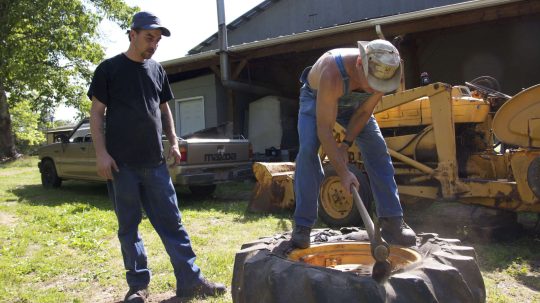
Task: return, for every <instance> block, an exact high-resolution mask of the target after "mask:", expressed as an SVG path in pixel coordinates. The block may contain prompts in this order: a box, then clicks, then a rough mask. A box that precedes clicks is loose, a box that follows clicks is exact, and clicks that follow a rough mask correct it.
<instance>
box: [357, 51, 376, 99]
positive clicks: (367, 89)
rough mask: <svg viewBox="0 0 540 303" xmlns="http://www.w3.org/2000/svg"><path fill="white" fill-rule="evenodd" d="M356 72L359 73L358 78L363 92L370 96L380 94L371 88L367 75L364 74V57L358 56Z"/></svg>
mask: <svg viewBox="0 0 540 303" xmlns="http://www.w3.org/2000/svg"><path fill="white" fill-rule="evenodd" d="M356 72H357V73H358V78H359V79H360V87H361V88H362V90H363V91H365V92H366V93H369V94H375V93H378V92H377V91H376V90H374V89H373V88H371V86H369V83H368V81H367V78H366V75H365V74H364V67H363V66H362V57H360V56H358V59H357V60H356Z"/></svg>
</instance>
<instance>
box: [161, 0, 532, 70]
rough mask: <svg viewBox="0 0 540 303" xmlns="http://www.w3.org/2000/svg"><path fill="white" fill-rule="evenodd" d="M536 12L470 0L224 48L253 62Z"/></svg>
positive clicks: (528, 2) (499, 0) (194, 60)
mask: <svg viewBox="0 0 540 303" xmlns="http://www.w3.org/2000/svg"><path fill="white" fill-rule="evenodd" d="M539 12H540V1H539V0H473V1H468V2H463V3H458V4H452V5H446V6H440V7H436V8H431V9H425V10H421V11H416V12H411V13H404V14H399V15H392V16H388V17H382V18H376V19H369V20H364V21H359V22H354V23H349V24H344V25H337V26H333V27H329V28H324V29H319V30H313V31H306V32H303V33H297V34H292V35H287V36H280V37H276V38H271V39H266V40H262V41H254V42H249V43H244V44H241V45H233V46H230V47H229V49H228V53H229V55H230V58H231V60H235V58H240V59H253V58H261V57H267V56H272V55H278V54H284V53H291V52H300V51H308V50H313V49H321V48H327V47H334V46H336V45H342V44H350V43H351V41H350V40H351V39H350V36H351V34H352V35H354V37H355V39H357V40H371V39H374V38H376V37H377V34H376V31H375V27H376V26H377V25H379V26H381V28H382V31H383V33H384V34H385V35H386V36H387V37H393V36H397V35H403V34H409V33H415V32H423V31H429V30H434V29H444V28H450V27H455V26H463V25H469V24H476V23H482V22H489V21H494V20H498V19H505V18H511V17H518V16H523V15H531V14H536V13H539ZM161 64H162V65H163V67H164V68H165V70H166V71H167V73H168V74H176V73H181V72H187V71H191V70H196V69H202V68H209V67H212V66H217V65H219V52H218V50H212V51H206V52H203V53H199V54H195V55H188V56H185V57H181V58H177V59H173V60H168V61H164V62H161Z"/></svg>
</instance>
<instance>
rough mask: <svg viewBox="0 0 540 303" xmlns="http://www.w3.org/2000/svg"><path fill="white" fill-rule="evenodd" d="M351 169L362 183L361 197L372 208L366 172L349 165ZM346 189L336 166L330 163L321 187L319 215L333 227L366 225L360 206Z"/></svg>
mask: <svg viewBox="0 0 540 303" xmlns="http://www.w3.org/2000/svg"><path fill="white" fill-rule="evenodd" d="M349 170H350V171H351V172H352V173H354V174H355V176H356V178H357V179H358V182H359V183H360V191H359V194H360V197H361V198H362V201H363V202H364V205H365V206H366V209H367V210H368V211H370V210H371V205H372V201H373V196H372V194H371V187H370V185H369V180H368V178H367V176H366V174H364V173H362V172H361V171H360V170H359V169H358V168H356V167H355V166H353V165H349ZM344 191H345V189H344V188H343V186H342V185H341V181H340V179H339V177H338V175H337V173H336V170H335V169H334V167H333V166H332V165H330V164H327V165H325V166H324V179H323V182H322V184H321V187H320V195H319V217H320V218H321V220H322V221H323V222H324V223H326V224H327V225H328V226H331V227H342V226H364V223H363V222H362V218H361V217H360V213H359V212H358V208H357V207H356V205H355V204H354V201H353V199H352V196H351V195H346V194H345V192H344Z"/></svg>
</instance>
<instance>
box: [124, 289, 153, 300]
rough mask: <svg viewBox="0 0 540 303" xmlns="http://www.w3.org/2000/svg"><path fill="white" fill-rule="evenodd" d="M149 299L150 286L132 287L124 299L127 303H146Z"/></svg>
mask: <svg viewBox="0 0 540 303" xmlns="http://www.w3.org/2000/svg"><path fill="white" fill-rule="evenodd" d="M147 298H148V286H140V287H130V288H129V291H128V292H127V294H126V297H125V298H124V302H126V303H145V302H146V299H147Z"/></svg>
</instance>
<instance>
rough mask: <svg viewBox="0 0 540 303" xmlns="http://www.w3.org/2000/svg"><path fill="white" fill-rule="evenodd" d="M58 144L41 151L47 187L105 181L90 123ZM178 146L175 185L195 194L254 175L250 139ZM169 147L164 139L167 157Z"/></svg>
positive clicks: (197, 141) (82, 124) (198, 140)
mask: <svg viewBox="0 0 540 303" xmlns="http://www.w3.org/2000/svg"><path fill="white" fill-rule="evenodd" d="M58 141H59V142H55V143H53V144H49V145H47V146H44V147H41V148H40V149H39V151H38V153H39V158H40V160H41V161H40V162H39V163H38V166H39V171H40V173H41V183H42V184H43V186H44V187H60V185H61V184H62V180H84V181H101V182H104V181H105V180H104V179H103V178H101V177H99V176H98V175H97V168H96V153H95V150H94V146H93V144H92V135H91V133H90V122H89V119H83V120H82V121H81V122H80V123H78V124H77V126H75V128H74V129H73V130H72V131H71V133H70V134H69V135H66V136H61V137H60V138H59V140H58ZM178 142H179V147H180V154H181V156H182V161H181V163H180V164H178V165H174V166H169V173H170V175H171V179H172V181H173V183H174V184H175V185H186V186H188V187H189V189H190V191H191V192H192V193H194V194H210V193H212V192H213V191H214V190H215V189H216V184H218V183H223V182H229V181H236V180H243V179H247V178H250V177H251V176H252V175H253V173H252V160H251V157H252V152H251V145H250V143H249V140H247V139H208V138H204V139H203V138H190V139H182V138H179V139H178ZM169 146H170V145H169V142H168V141H167V140H166V139H164V140H163V147H164V151H165V153H168V150H169ZM171 161H172V159H171Z"/></svg>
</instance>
